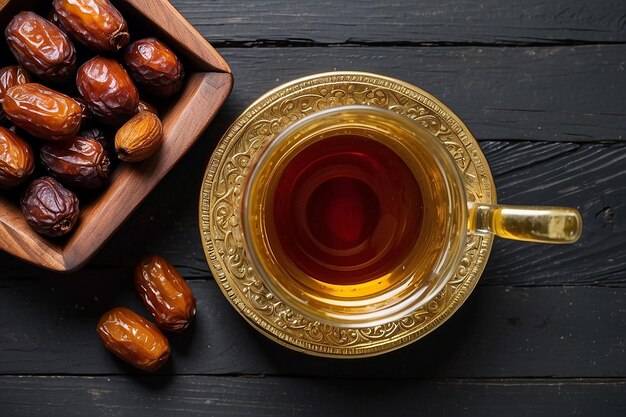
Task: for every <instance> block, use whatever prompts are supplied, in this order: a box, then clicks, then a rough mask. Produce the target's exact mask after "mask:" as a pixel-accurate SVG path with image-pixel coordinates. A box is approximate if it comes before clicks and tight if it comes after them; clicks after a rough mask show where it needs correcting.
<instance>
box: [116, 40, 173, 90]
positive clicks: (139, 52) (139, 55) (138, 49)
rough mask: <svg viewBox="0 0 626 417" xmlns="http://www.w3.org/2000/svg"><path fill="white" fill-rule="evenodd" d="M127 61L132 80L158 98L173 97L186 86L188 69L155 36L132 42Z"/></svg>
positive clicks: (127, 52) (125, 59)
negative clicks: (185, 80) (184, 80)
mask: <svg viewBox="0 0 626 417" xmlns="http://www.w3.org/2000/svg"><path fill="white" fill-rule="evenodd" d="M124 63H125V64H126V67H127V68H128V71H129V72H130V75H131V77H133V80H135V81H136V82H137V84H139V86H141V87H144V88H145V90H146V92H148V93H149V94H152V95H154V96H157V97H170V96H172V95H174V94H176V93H177V92H178V91H179V90H180V88H181V86H182V85H183V78H185V71H184V70H183V66H182V64H181V63H180V61H179V59H178V57H177V56H176V54H175V53H174V52H172V50H171V49H170V48H168V47H167V46H166V45H165V44H164V43H163V42H161V41H159V40H158V39H155V38H146V39H140V40H138V41H135V42H133V43H131V44H130V45H129V46H128V48H127V49H126V52H125V53H124Z"/></svg>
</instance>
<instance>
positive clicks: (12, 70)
mask: <svg viewBox="0 0 626 417" xmlns="http://www.w3.org/2000/svg"><path fill="white" fill-rule="evenodd" d="M29 82H30V74H29V73H28V72H26V70H25V69H24V68H22V67H20V66H19V65H9V66H8V67H4V68H2V69H0V122H1V121H3V120H4V119H5V116H4V113H3V112H2V102H3V101H4V96H5V95H6V93H7V90H8V89H9V88H11V87H13V86H14V85H20V84H26V83H29Z"/></svg>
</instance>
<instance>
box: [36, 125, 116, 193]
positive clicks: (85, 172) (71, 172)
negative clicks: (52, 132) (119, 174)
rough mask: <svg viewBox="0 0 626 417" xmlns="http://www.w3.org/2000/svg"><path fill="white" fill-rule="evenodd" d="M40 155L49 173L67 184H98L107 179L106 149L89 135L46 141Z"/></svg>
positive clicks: (87, 186) (79, 185)
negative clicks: (49, 142) (61, 140)
mask: <svg viewBox="0 0 626 417" xmlns="http://www.w3.org/2000/svg"><path fill="white" fill-rule="evenodd" d="M40 157H41V162H42V163H43V164H44V166H45V167H46V169H47V170H48V173H50V174H51V175H52V176H54V177H55V178H56V179H58V180H59V181H61V182H62V183H63V184H65V185H67V186H68V187H78V188H90V189H91V188H98V187H101V186H103V185H104V184H106V183H107V181H108V179H109V176H110V173H111V172H110V161H109V156H108V154H107V151H106V150H105V149H104V147H103V146H102V144H100V142H98V141H97V140H95V139H91V138H84V137H80V136H78V137H76V138H75V139H73V140H69V141H63V142H57V143H52V144H49V145H45V146H43V147H42V148H41V152H40Z"/></svg>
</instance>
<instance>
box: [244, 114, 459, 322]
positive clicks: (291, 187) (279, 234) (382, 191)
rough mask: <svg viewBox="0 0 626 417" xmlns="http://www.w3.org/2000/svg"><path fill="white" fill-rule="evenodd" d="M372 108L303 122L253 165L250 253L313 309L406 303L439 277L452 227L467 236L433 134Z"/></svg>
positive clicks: (271, 280) (276, 282) (272, 281)
mask: <svg viewBox="0 0 626 417" xmlns="http://www.w3.org/2000/svg"><path fill="white" fill-rule="evenodd" d="M372 111H373V110H372ZM370 113H371V111H369V110H368V111H367V112H356V113H354V114H353V115H352V116H349V113H344V114H342V115H335V117H327V118H321V117H320V118H319V119H318V120H313V121H312V122H311V121H309V122H307V123H306V124H302V125H298V124H295V125H294V126H293V127H292V128H291V129H290V130H289V131H287V132H286V133H284V134H283V136H282V137H280V138H277V139H276V140H275V141H274V142H272V144H270V145H269V147H268V149H266V150H265V152H264V153H263V155H262V157H261V158H260V159H259V160H258V161H256V162H255V163H254V164H253V166H252V167H251V169H252V175H251V176H250V178H251V179H250V181H249V182H248V184H247V188H246V190H245V192H244V193H245V195H246V200H245V204H244V206H245V207H244V210H247V212H246V213H244V218H247V220H248V223H247V224H248V226H249V228H248V229H246V230H245V231H244V234H245V239H246V242H247V244H248V245H249V251H250V255H251V258H252V259H253V260H255V261H256V262H257V263H258V265H259V266H260V267H259V268H258V269H259V271H262V272H265V273H267V276H266V281H267V282H268V285H270V286H274V289H275V290H277V291H278V292H281V293H287V294H290V296H292V297H296V298H297V299H298V300H299V301H298V302H299V303H303V304H306V305H307V306H308V307H310V308H311V309H312V311H314V312H319V311H321V310H324V309H326V310H328V311H327V313H328V314H333V310H334V309H337V310H341V311H342V312H346V311H349V312H350V313H349V314H350V318H351V317H356V316H353V314H354V313H364V314H366V313H367V311H369V309H374V308H379V307H380V306H381V305H391V304H394V303H402V300H404V301H405V302H406V300H407V298H406V297H407V296H408V295H409V294H411V295H412V296H417V295H419V294H420V293H421V292H424V291H426V290H427V289H428V288H431V287H432V286H433V285H435V282H437V281H440V279H439V275H438V271H439V269H440V268H441V267H442V265H443V264H444V263H445V262H442V259H444V258H446V256H445V255H446V251H447V250H448V247H449V244H450V242H451V241H453V240H454V239H455V238H456V237H457V236H456V235H453V234H454V233H462V232H459V227H458V221H459V219H460V218H462V217H463V213H464V212H463V210H464V209H463V207H462V204H460V203H456V204H455V201H461V197H460V193H461V192H462V190H457V194H456V195H458V197H456V198H457V200H454V198H452V197H451V193H450V190H449V188H450V183H449V181H448V178H447V177H446V176H445V175H444V174H443V172H444V170H443V169H442V167H440V166H439V162H438V160H437V159H436V158H435V157H434V156H433V154H432V152H430V151H429V150H428V149H427V145H426V144H427V143H428V142H424V143H422V142H420V141H418V140H416V137H415V127H414V126H413V125H412V124H411V125H409V127H407V126H403V125H402V124H396V123H394V121H395V120H394V118H393V117H391V118H390V117H389V115H387V114H384V115H383V116H384V117H382V118H378V117H376V115H375V114H370ZM422 133H423V134H426V132H420V134H422ZM444 152H445V150H444ZM446 155H447V154H446ZM448 159H450V158H449V157H448ZM450 163H453V162H452V161H450ZM455 210H457V211H458V210H460V212H459V213H460V214H459V216H458V217H455V216H451V213H453V212H455ZM455 219H456V220H455ZM455 222H456V223H455ZM452 225H454V226H455V227H452ZM431 289H432V288H431ZM325 314H326V313H325Z"/></svg>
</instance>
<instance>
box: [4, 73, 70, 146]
mask: <svg viewBox="0 0 626 417" xmlns="http://www.w3.org/2000/svg"><path fill="white" fill-rule="evenodd" d="M2 110H3V111H4V114H5V115H6V116H7V118H8V119H9V120H11V122H13V123H14V124H15V125H16V126H17V127H20V128H22V129H24V130H25V131H27V132H28V133H30V134H31V135H33V136H36V137H38V138H40V139H46V140H63V139H71V138H73V137H74V136H76V133H78V130H79V129H80V123H81V119H82V109H81V108H80V105H79V104H78V103H77V102H76V101H74V100H73V99H72V98H70V97H68V96H66V95H65V94H61V93H59V92H57V91H54V90H52V89H50V88H48V87H44V86H43V85H41V84H37V83H29V84H23V85H16V86H13V87H11V88H9V90H8V91H7V93H6V95H5V96H4V102H3V103H2Z"/></svg>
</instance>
